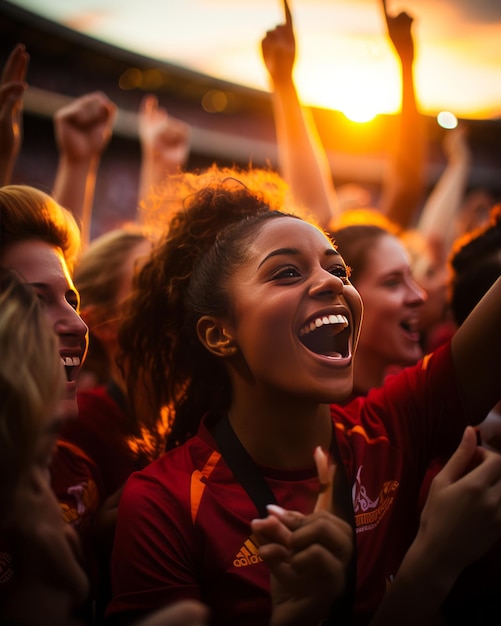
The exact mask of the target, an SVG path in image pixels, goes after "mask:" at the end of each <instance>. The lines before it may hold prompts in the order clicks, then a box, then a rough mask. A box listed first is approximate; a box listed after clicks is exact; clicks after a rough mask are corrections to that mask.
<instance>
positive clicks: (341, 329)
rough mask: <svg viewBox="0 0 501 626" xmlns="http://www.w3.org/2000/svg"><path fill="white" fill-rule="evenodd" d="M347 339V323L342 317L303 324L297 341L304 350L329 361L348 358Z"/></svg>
mask: <svg viewBox="0 0 501 626" xmlns="http://www.w3.org/2000/svg"><path fill="white" fill-rule="evenodd" d="M349 339H350V328H349V323H348V319H347V318H346V317H345V316H344V315H323V316H320V317H317V318H315V319H312V320H311V321H309V322H308V323H307V324H305V325H304V326H303V327H302V328H301V330H300V331H299V340H300V341H301V343H302V344H303V345H304V346H305V348H307V349H308V350H310V352H314V353H315V354H319V355H322V356H327V357H330V358H331V359H343V358H347V357H348V356H349V354H350V345H349Z"/></svg>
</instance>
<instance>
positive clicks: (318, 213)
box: [261, 0, 338, 228]
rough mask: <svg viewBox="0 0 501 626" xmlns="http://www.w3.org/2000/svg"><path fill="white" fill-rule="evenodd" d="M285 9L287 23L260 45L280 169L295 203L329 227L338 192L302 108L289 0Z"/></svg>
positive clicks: (307, 116) (311, 119) (316, 134)
mask: <svg viewBox="0 0 501 626" xmlns="http://www.w3.org/2000/svg"><path fill="white" fill-rule="evenodd" d="M284 11H285V24H281V25H279V26H277V27H276V28H275V29H274V30H270V31H268V32H267V33H266V36H265V37H264V39H263V40H262V42H261V51H262V57H263V61H264V64H265V66H266V69H267V70H268V73H269V75H270V79H271V85H272V105H273V113H274V119H275V129H276V135H277V143H278V163H279V169H280V171H281V173H282V176H283V178H284V179H285V180H286V182H287V184H288V185H289V188H290V190H291V192H292V195H293V197H294V199H295V201H296V202H299V204H300V205H301V206H303V207H307V208H308V209H309V210H311V212H312V213H313V214H314V216H315V217H316V219H317V221H318V222H319V224H320V225H321V226H322V227H323V228H328V226H329V224H330V223H331V221H332V220H335V219H336V218H337V215H338V206H337V198H336V193H335V189H334V184H333V181H332V176H331V171H330V166H329V163H328V160H327V155H326V153H325V149H324V147H323V145H322V143H321V141H320V137H319V136H318V132H317V129H316V126H315V122H314V120H313V117H312V116H311V112H310V111H309V110H306V109H305V108H304V107H303V106H302V105H301V103H300V101H299V98H298V94H297V91H296V87H295V84H294V80H293V75H292V74H293V67H294V61H295V57H296V42H295V38H294V30H293V24H292V16H291V12H290V10H289V7H288V4H287V2H286V0H284Z"/></svg>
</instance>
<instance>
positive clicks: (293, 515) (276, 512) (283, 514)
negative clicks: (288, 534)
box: [266, 504, 305, 530]
mask: <svg viewBox="0 0 501 626" xmlns="http://www.w3.org/2000/svg"><path fill="white" fill-rule="evenodd" d="M266 509H267V510H268V513H269V515H270V516H272V517H276V518H277V519H278V520H279V521H280V522H281V523H282V524H283V525H284V526H285V527H286V528H288V529H289V530H296V529H297V528H299V527H300V526H302V525H303V523H304V519H305V516H304V515H303V514H302V513H300V512H299V511H287V510H286V509H283V508H282V507H281V506H278V505H276V504H268V505H267V507H266ZM267 519H268V518H267Z"/></svg>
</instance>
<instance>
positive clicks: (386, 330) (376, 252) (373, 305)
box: [355, 234, 426, 391]
mask: <svg viewBox="0 0 501 626" xmlns="http://www.w3.org/2000/svg"><path fill="white" fill-rule="evenodd" d="M356 285H357V289H358V291H359V293H360V295H361V297H362V301H363V303H364V323H363V325H362V332H361V334H360V342H359V348H358V354H357V369H356V372H355V377H356V380H355V386H356V387H359V381H358V367H359V366H360V368H372V372H373V373H374V372H378V375H377V377H378V378H379V379H380V382H382V378H383V375H384V370H385V368H386V367H387V366H389V365H400V366H407V365H412V364H414V363H415V362H416V361H417V360H418V359H419V358H420V357H421V356H422V352H421V347H420V344H419V338H420V336H419V332H418V328H419V311H420V307H421V305H422V304H423V303H424V301H425V298H426V296H425V292H424V291H423V290H422V289H421V288H420V287H419V285H418V284H417V283H416V281H415V280H414V278H413V276H412V273H411V269H410V263H409V258H408V255H407V252H406V251H405V248H404V247H403V246H402V244H401V243H400V241H399V240H398V239H397V238H396V237H394V236H393V235H390V234H388V235H382V236H381V237H379V238H378V239H377V240H376V241H375V243H374V244H373V246H372V248H371V249H370V250H369V252H368V256H367V263H366V267H365V269H364V270H363V272H361V273H360V274H359V276H358V277H357V281H356ZM364 391H367V390H364Z"/></svg>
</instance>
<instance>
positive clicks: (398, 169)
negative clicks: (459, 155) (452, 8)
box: [379, 0, 426, 228]
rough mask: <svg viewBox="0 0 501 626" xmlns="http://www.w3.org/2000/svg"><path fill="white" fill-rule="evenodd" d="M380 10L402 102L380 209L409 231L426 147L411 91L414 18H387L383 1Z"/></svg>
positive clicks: (420, 189) (421, 183)
mask: <svg viewBox="0 0 501 626" xmlns="http://www.w3.org/2000/svg"><path fill="white" fill-rule="evenodd" d="M382 8H383V13H384V18H385V23H386V27H387V31H388V36H389V38H390V41H391V42H392V44H393V47H394V49H395V52H396V53H397V57H398V61H399V67H400V77H401V82H402V96H401V100H402V102H401V111H400V113H399V116H398V126H397V129H396V134H395V142H394V145H393V147H392V150H391V154H390V158H389V162H388V167H387V170H386V174H385V178H384V180H383V188H382V192H381V198H380V201H379V209H380V210H381V212H382V213H384V214H385V215H386V216H387V217H388V218H389V219H390V220H391V221H392V222H394V223H395V224H399V225H401V226H402V228H408V227H409V226H411V225H412V221H413V218H414V216H415V215H416V213H417V210H418V207H419V203H420V200H421V199H422V195H423V192H424V164H425V163H424V162H425V145H426V137H425V127H424V119H423V116H422V115H421V113H420V112H419V110H418V106H417V102H416V93H415V87H414V52H415V50H414V39H413V36H412V24H413V18H412V17H411V16H410V15H408V14H407V13H404V12H402V13H399V14H398V15H397V16H395V17H393V16H391V15H389V13H388V7H387V3H386V1H385V0H382Z"/></svg>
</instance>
